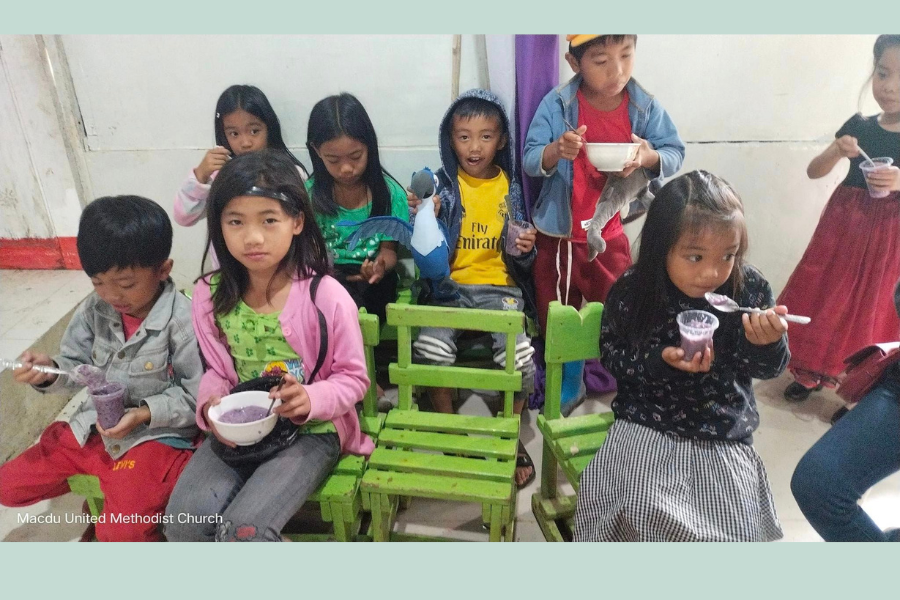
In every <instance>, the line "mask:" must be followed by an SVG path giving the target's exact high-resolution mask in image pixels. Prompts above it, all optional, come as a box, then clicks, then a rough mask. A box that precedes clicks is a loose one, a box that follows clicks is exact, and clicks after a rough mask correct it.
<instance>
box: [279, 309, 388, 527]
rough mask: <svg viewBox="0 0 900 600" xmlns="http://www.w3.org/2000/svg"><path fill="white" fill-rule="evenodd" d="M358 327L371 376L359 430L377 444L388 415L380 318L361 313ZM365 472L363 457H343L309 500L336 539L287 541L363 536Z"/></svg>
mask: <svg viewBox="0 0 900 600" xmlns="http://www.w3.org/2000/svg"><path fill="white" fill-rule="evenodd" d="M359 327H360V329H361V330H362V334H363V345H364V346H365V353H366V369H367V370H368V372H369V389H368V390H366V395H365V396H364V397H363V410H362V414H361V415H360V417H359V428H360V429H361V430H362V432H363V433H365V434H367V435H368V436H369V437H371V438H372V439H373V440H374V441H376V442H377V441H378V435H379V433H380V432H381V428H382V426H383V425H384V419H385V416H386V415H385V414H384V413H379V412H378V392H377V384H376V383H375V346H377V345H378V343H379V341H380V328H379V323H378V317H377V316H376V315H370V314H367V313H366V309H364V308H361V309H359ZM365 470H366V460H365V458H364V457H362V456H354V455H350V454H348V455H346V456H342V457H341V459H340V460H339V461H338V464H337V466H336V467H335V469H334V471H332V473H331V475H329V476H328V477H327V478H326V479H325V481H324V482H322V485H320V486H319V489H318V490H316V491H315V492H313V494H312V495H311V496H310V497H309V501H310V502H318V504H319V510H320V511H321V515H322V520H323V521H325V522H326V523H332V525H333V530H334V536H333V537H332V536H330V535H320V534H305V533H287V534H285V537H287V538H288V539H291V540H294V541H308V542H309V541H325V540H330V539H335V540H337V541H339V542H349V541H354V540H355V539H356V538H357V536H358V535H359V534H360V524H361V522H362V501H361V498H360V493H359V483H360V480H361V479H362V476H363V473H364V472H365Z"/></svg>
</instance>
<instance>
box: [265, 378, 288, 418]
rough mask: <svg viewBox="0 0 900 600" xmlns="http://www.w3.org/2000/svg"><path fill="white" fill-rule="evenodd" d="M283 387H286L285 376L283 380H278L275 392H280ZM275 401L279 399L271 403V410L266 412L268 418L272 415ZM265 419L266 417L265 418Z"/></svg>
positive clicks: (273, 399)
mask: <svg viewBox="0 0 900 600" xmlns="http://www.w3.org/2000/svg"><path fill="white" fill-rule="evenodd" d="M283 385H284V375H282V376H281V379H279V380H278V385H277V386H276V387H275V391H276V392H280V391H281V386H283ZM275 400H277V398H272V402H270V403H269V410H267V411H266V417H268V416H269V415H271V414H272V408H273V407H274V406H275ZM263 418H265V417H263Z"/></svg>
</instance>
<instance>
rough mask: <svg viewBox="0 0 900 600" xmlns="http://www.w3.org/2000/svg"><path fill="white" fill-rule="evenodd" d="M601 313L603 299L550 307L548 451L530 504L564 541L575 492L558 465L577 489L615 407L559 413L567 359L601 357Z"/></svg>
mask: <svg viewBox="0 0 900 600" xmlns="http://www.w3.org/2000/svg"><path fill="white" fill-rule="evenodd" d="M602 314H603V305H602V304H600V303H599V302H591V303H589V304H587V305H586V306H584V308H582V309H581V311H577V310H575V308H574V307H571V306H564V305H562V304H560V303H559V302H555V301H554V302H551V303H550V307H549V309H548V311H547V335H546V338H545V339H546V342H545V348H544V360H545V362H546V364H547V375H546V384H545V393H544V398H545V400H544V414H542V415H539V416H538V418H537V426H538V429H539V430H540V432H541V435H542V436H543V438H544V450H543V454H542V456H541V487H540V490H539V491H538V492H537V493H536V494H534V495H533V496H532V497H531V509H532V512H534V517H535V519H536V520H537V522H538V525H539V526H540V528H541V531H542V532H543V534H544V537H545V538H546V539H547V541H548V542H562V541H565V540H566V538H567V535H564V531H565V530H566V529H568V530H569V531H571V527H572V520H573V518H574V516H575V496H574V495H567V496H563V495H561V494H560V490H559V482H558V477H559V469H560V468H561V469H562V472H563V474H564V475H565V477H566V479H567V480H568V482H569V483H570V484H571V485H572V487H574V488H575V491H576V492H577V491H578V485H579V480H580V479H581V473H582V472H583V471H584V469H585V467H587V465H588V463H590V462H591V460H592V459H593V458H594V455H595V454H596V453H597V450H599V448H600V446H601V445H602V444H603V441H604V440H605V439H606V434H607V431H608V430H609V427H610V426H611V425H612V422H613V414H612V413H611V412H606V413H600V414H590V415H583V416H580V417H569V418H563V417H562V415H561V413H560V404H561V397H562V372H563V363H567V362H570V361H576V360H589V359H592V358H597V357H598V356H600V343H599V342H600V318H601V316H602ZM563 524H565V525H564V526H561V525H563Z"/></svg>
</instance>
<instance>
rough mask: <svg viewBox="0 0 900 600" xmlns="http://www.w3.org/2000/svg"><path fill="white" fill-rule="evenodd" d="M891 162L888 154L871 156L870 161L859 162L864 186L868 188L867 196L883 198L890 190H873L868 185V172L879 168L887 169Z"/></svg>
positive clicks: (891, 159)
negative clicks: (864, 181) (876, 156)
mask: <svg viewBox="0 0 900 600" xmlns="http://www.w3.org/2000/svg"><path fill="white" fill-rule="evenodd" d="M892 164H894V159H893V158H891V157H890V156H882V157H879V158H873V159H872V162H869V161H867V160H863V161H862V163H860V165H859V168H860V170H862V172H863V177H865V178H866V187H868V188H869V196H871V197H872V198H885V197H886V196H887V195H888V194H890V193H891V192H890V190H873V189H872V186H870V185H869V173H871V172H872V171H878V170H880V169H887V168H888V167H890V166H891V165H892Z"/></svg>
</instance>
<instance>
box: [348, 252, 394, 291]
mask: <svg viewBox="0 0 900 600" xmlns="http://www.w3.org/2000/svg"><path fill="white" fill-rule="evenodd" d="M386 270H387V269H386V268H385V265H384V257H383V256H381V253H380V252H379V253H378V256H376V257H375V260H369V259H368V258H367V259H366V260H364V261H363V264H362V265H360V267H359V275H351V276H349V277H347V281H366V282H368V283H369V285H373V284H376V283H378V282H379V281H381V279H382V278H383V277H384V273H385V271H386Z"/></svg>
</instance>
